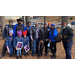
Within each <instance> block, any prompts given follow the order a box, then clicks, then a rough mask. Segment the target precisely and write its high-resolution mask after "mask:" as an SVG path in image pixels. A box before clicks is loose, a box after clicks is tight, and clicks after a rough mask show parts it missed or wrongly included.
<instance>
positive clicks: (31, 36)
mask: <svg viewBox="0 0 75 75" xmlns="http://www.w3.org/2000/svg"><path fill="white" fill-rule="evenodd" d="M30 39H31V40H33V30H30Z"/></svg>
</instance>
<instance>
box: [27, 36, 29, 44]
mask: <svg viewBox="0 0 75 75" xmlns="http://www.w3.org/2000/svg"><path fill="white" fill-rule="evenodd" d="M27 39H28V40H27V41H28V42H27V45H29V41H30V40H29V37H28V38H27Z"/></svg>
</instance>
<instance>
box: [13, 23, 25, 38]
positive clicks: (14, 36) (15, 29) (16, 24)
mask: <svg viewBox="0 0 75 75" xmlns="http://www.w3.org/2000/svg"><path fill="white" fill-rule="evenodd" d="M17 25H18V24H16V25H15V26H14V29H13V31H14V34H13V37H16V35H15V33H16V27H17ZM22 25H23V24H22ZM23 27H24V31H25V30H26V27H25V26H24V25H23Z"/></svg>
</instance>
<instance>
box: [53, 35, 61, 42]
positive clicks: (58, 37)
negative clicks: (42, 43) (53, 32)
mask: <svg viewBox="0 0 75 75" xmlns="http://www.w3.org/2000/svg"><path fill="white" fill-rule="evenodd" d="M54 39H55V40H56V42H61V40H62V39H61V36H59V35H57V36H56V37H55V38H54Z"/></svg>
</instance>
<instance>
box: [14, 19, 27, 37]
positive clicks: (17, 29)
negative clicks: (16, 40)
mask: <svg viewBox="0 0 75 75" xmlns="http://www.w3.org/2000/svg"><path fill="white" fill-rule="evenodd" d="M17 22H18V23H17V24H16V25H15V26H14V29H13V31H14V34H13V37H16V35H17V31H20V30H22V32H23V31H25V30H26V27H25V26H24V25H23V24H22V22H23V20H22V19H21V18H19V19H17Z"/></svg>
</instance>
